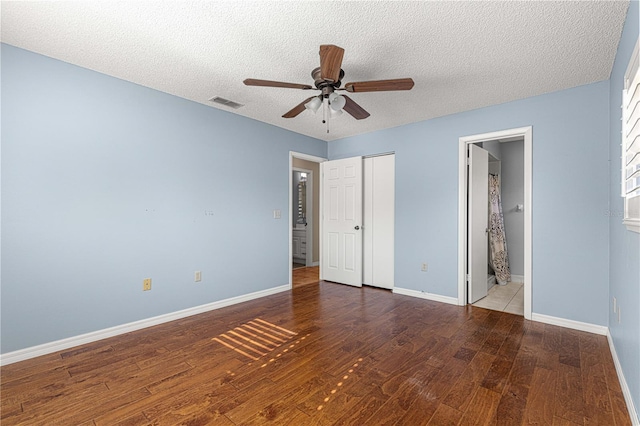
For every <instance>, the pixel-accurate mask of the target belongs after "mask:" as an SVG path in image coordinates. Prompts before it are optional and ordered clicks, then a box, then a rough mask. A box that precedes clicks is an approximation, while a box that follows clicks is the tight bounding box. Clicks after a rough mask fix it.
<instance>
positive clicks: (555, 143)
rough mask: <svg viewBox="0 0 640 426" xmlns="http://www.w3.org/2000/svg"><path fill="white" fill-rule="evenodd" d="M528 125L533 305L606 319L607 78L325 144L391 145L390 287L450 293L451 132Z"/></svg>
mask: <svg viewBox="0 0 640 426" xmlns="http://www.w3.org/2000/svg"><path fill="white" fill-rule="evenodd" d="M434 102H436V101H435V100H434ZM529 125H531V126H533V146H532V149H533V171H532V174H533V176H532V178H533V182H532V196H533V206H532V209H533V217H532V222H533V225H532V226H533V231H532V232H533V236H532V244H533V247H532V256H533V273H532V275H533V277H532V279H533V290H532V291H533V300H532V304H533V312H535V313H539V314H546V315H551V316H555V317H561V318H566V319H571V320H575V321H582V322H586V323H591V324H598V325H604V326H606V325H607V324H608V311H607V297H608V294H609V289H608V268H609V249H608V238H609V218H608V217H607V215H606V211H607V209H608V204H609V164H608V162H607V161H606V159H607V158H608V155H609V152H608V149H609V82H608V81H604V82H600V83H596V84H591V85H587V86H581V87H577V88H573V89H569V90H564V91H561V92H556V93H551V94H547V95H542V96H537V97H533V98H528V99H524V100H520V101H516V102H510V103H507V104H502V105H498V106H493V107H489V108H483V109H479V110H474V111H469V112H465V113H461V114H455V115H451V116H446V117H442V118H437V119H433V120H428V121H424V122H420V123H414V124H410V125H406V126H402V127H396V128H393V129H387V130H384V131H379V132H375V133H370V134H365V135H360V136H357V137H351V138H346V139H342V140H340V141H336V142H330V143H329V158H331V159H336V158H343V157H350V156H354V155H366V154H373V153H378V152H387V151H395V153H396V234H395V236H396V240H395V241H396V246H395V256H396V274H395V285H396V287H402V288H407V289H412V290H419V291H427V292H429V293H435V294H440V295H444V296H450V297H457V282H458V277H457V256H458V251H457V250H458V228H457V225H458V145H459V143H458V138H459V137H461V136H467V135H474V134H479V133H486V132H492V131H498V130H504V129H511V128H516V127H524V126H529ZM569 159H572V160H573V164H569V163H568V162H567V160H569ZM422 262H428V263H429V272H428V273H424V272H421V271H420V264H421V263H422ZM578 298H579V303H578V302H577V300H578Z"/></svg>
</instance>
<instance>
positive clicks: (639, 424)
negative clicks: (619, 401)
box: [607, 330, 640, 426]
mask: <svg viewBox="0 0 640 426" xmlns="http://www.w3.org/2000/svg"><path fill="white" fill-rule="evenodd" d="M607 341H608V342H609V349H610V350H611V357H612V358H613V364H614V365H615V366H616V373H618V380H619V381H620V387H621V388H622V394H623V395H624V401H625V402H626V403H627V410H629V417H631V423H632V424H633V426H640V418H639V417H638V412H637V411H636V407H635V406H634V405H633V398H631V390H629V385H628V384H627V380H626V379H625V378H624V373H623V372H622V366H621V365H620V360H619V359H618V354H617V352H616V347H615V345H614V344H613V339H612V338H611V333H610V332H609V330H607Z"/></svg>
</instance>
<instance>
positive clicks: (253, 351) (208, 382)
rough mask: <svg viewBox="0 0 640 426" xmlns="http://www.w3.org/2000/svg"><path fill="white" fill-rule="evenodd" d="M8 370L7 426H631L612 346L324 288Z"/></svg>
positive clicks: (384, 296) (380, 293) (504, 316)
mask: <svg viewBox="0 0 640 426" xmlns="http://www.w3.org/2000/svg"><path fill="white" fill-rule="evenodd" d="M0 373H1V378H0V380H1V385H0V391H1V395H2V398H1V399H2V407H1V410H2V411H1V418H0V419H1V423H2V425H3V426H8V425H15V424H25V425H26V424H28V425H45V424H46V425H54V424H56V425H116V424H122V425H147V424H154V425H156V424H157V425H178V424H184V425H191V426H195V425H204V424H215V425H240V424H243V425H244V424H247V425H249V424H290V425H331V424H341V425H394V424H395V425H410V426H414V425H426V424H428V425H456V424H460V425H468V424H492V425H493V424H499V425H520V424H537V425H543V424H548V425H552V424H553V425H575V424H580V425H582V424H584V425H587V424H588V425H629V424H631V423H630V420H629V416H628V414H627V411H626V406H625V402H624V399H623V395H622V391H621V389H620V386H619V383H618V379H617V376H616V371H615V368H614V365H613V361H612V359H611V355H610V353H609V349H608V345H607V340H606V338H605V337H603V336H597V335H593V334H589V333H584V332H578V331H573V330H569V329H563V328H559V327H555V326H550V325H544V324H541V323H536V322H530V321H525V320H524V319H523V318H522V317H520V316H517V315H512V314H508V313H504V312H497V311H489V310H485V309H482V308H476V307H472V306H469V307H458V306H453V305H447V304H442V303H437V302H431V301H427V300H422V299H415V298H411V297H407V296H400V295H394V294H392V293H390V292H389V291H385V290H379V289H373V288H366V287H365V288H362V289H358V288H352V287H347V286H342V285H339V284H331V283H324V282H321V283H317V284H309V285H305V286H303V287H299V288H294V289H293V290H292V291H291V292H285V293H279V294H276V295H273V296H269V297H266V298H262V299H259V300H255V301H251V302H246V303H243V304H239V305H234V306H230V307H227V308H224V309H219V310H216V311H212V312H208V313H204V314H201V315H197V316H193V317H189V318H185V319H182V320H179V321H174V322H171V323H167V324H162V325H159V326H155V327H152V328H148V329H145V330H140V331H137V332H133V333H129V334H126V335H122V336H117V337H114V338H110V339H106V340H102V341H99V342H95V343H92V344H88V345H84V346H81V347H77V348H74V349H71V350H67V351H63V352H59V353H55V354H50V355H46V356H42V357H39V358H35V359H31V360H27V361H23V362H20V363H16V364H11V365H8V366H5V367H2V368H1V369H0Z"/></svg>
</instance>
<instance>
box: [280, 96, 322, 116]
mask: <svg viewBox="0 0 640 426" xmlns="http://www.w3.org/2000/svg"><path fill="white" fill-rule="evenodd" d="M313 98H315V96H312V97H310V98H307V99H305V100H304V101H302V102H301V103H299V104H298V105H296V106H295V107H293V109H291V111H289V112H287V113H286V114H285V115H283V116H282V118H293V117H295V116H297V115H298V114H300V113H301V112H302V111H304V106H305V104H306V103H307V102H309V101H310V100H311V99H313Z"/></svg>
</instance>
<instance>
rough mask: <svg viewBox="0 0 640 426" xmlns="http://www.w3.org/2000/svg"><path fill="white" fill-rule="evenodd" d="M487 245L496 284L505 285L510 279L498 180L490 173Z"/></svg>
mask: <svg viewBox="0 0 640 426" xmlns="http://www.w3.org/2000/svg"><path fill="white" fill-rule="evenodd" d="M489 246H490V248H491V251H490V258H491V267H492V268H493V270H494V272H495V274H496V280H497V281H498V284H500V285H506V284H507V283H508V282H509V281H511V271H510V270H509V256H508V255H507V238H506V236H505V233H504V218H503V216H502V201H501V200H500V180H499V179H498V176H496V175H491V174H490V175H489Z"/></svg>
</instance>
